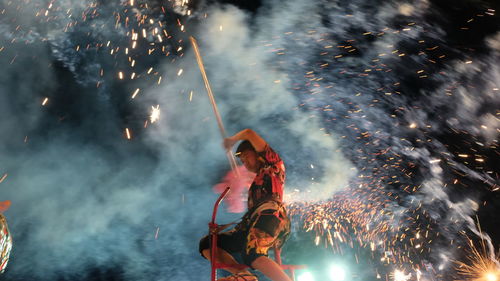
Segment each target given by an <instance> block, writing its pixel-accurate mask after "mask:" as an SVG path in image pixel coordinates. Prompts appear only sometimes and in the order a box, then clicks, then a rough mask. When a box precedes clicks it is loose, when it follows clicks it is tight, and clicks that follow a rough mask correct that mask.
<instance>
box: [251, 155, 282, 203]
mask: <svg viewBox="0 0 500 281" xmlns="http://www.w3.org/2000/svg"><path fill="white" fill-rule="evenodd" d="M259 161H262V162H263V166H262V167H261V168H260V170H259V171H258V173H257V175H256V176H255V178H254V180H253V182H252V185H251V186H250V189H249V191H248V210H251V209H252V208H253V207H255V206H258V205H260V204H261V203H263V202H266V201H269V200H273V201H277V202H281V201H282V200H283V187H284V185H285V164H284V163H283V160H281V158H280V156H279V155H278V153H276V152H274V150H273V149H272V148H271V147H270V146H269V145H266V147H265V148H264V151H262V152H259Z"/></svg>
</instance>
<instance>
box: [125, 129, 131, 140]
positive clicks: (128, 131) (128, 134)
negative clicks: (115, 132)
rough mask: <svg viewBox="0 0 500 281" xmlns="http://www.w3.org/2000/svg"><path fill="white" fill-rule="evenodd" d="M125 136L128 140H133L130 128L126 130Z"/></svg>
mask: <svg viewBox="0 0 500 281" xmlns="http://www.w3.org/2000/svg"><path fill="white" fill-rule="evenodd" d="M125 135H126V136H127V139H131V138H132V136H131V134H130V130H129V129H128V128H125Z"/></svg>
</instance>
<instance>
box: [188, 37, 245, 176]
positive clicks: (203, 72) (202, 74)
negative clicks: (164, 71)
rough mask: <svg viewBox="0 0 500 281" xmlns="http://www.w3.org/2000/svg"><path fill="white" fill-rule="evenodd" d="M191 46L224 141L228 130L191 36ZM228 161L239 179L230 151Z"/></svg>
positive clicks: (196, 44)
mask: <svg viewBox="0 0 500 281" xmlns="http://www.w3.org/2000/svg"><path fill="white" fill-rule="evenodd" d="M189 39H190V40H191V44H192V45H193V49H194V53H195V54H196V61H197V62H198V66H199V67H200V72H201V76H202V77H203V82H205V88H207V94H208V98H209V99H210V103H211V104H212V108H213V110H214V114H215V118H216V119H217V124H218V125H219V131H220V134H221V136H222V138H223V139H225V138H226V137H227V135H226V130H225V129H224V124H223V123H222V118H221V117H220V114H219V110H218V109H217V104H216V103H215V98H214V94H213V93H212V88H210V83H208V78H207V74H206V72H205V67H204V66H203V60H202V59H201V55H200V50H199V49H198V43H197V42H196V39H194V37H193V36H190V37H189ZM226 156H227V159H228V160H229V164H230V165H231V169H232V170H233V172H235V173H236V175H237V176H238V177H239V171H238V169H237V165H236V159H234V155H233V153H231V151H230V150H227V151H226Z"/></svg>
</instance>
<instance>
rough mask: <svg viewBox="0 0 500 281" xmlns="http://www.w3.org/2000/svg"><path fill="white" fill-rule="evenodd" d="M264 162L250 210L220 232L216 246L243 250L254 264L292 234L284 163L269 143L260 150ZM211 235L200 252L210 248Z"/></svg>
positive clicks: (252, 190) (250, 195) (247, 261)
mask: <svg viewBox="0 0 500 281" xmlns="http://www.w3.org/2000/svg"><path fill="white" fill-rule="evenodd" d="M258 156H259V161H262V162H263V164H262V166H261V168H260V169H259V171H258V172H257V175H256V176H255V178H254V180H253V182H252V185H251V186H250V189H249V190H248V210H247V212H246V213H245V215H244V216H243V218H242V219H241V222H240V223H238V224H237V225H236V226H235V227H234V229H232V230H230V231H226V232H222V233H220V234H218V238H217V245H218V247H219V248H222V249H224V250H225V251H227V252H229V253H238V252H239V253H241V255H242V258H243V262H244V263H245V264H246V265H248V266H251V264H252V262H253V261H254V260H255V259H257V258H258V257H260V256H267V254H268V250H269V248H271V247H279V248H280V247H281V246H283V244H284V242H285V241H286V238H287V237H288V234H289V233H290V220H289V218H288V216H287V214H286V210H285V207H284V205H283V203H282V200H283V191H284V184H285V165H284V163H283V161H282V160H281V158H280V157H279V155H278V154H277V153H276V152H275V151H274V150H273V149H272V148H271V147H270V146H269V145H266V147H265V148H264V150H263V151H262V152H259V153H258ZM209 240H210V239H209V237H208V236H205V237H204V238H202V239H201V241H200V253H201V252H202V251H203V250H205V249H209V248H210V242H209Z"/></svg>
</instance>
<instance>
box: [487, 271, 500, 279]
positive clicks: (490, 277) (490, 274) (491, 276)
mask: <svg viewBox="0 0 500 281" xmlns="http://www.w3.org/2000/svg"><path fill="white" fill-rule="evenodd" d="M485 277H486V280H488V281H497V280H498V278H497V275H496V274H495V273H491V272H490V273H488V274H486V276H485Z"/></svg>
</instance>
